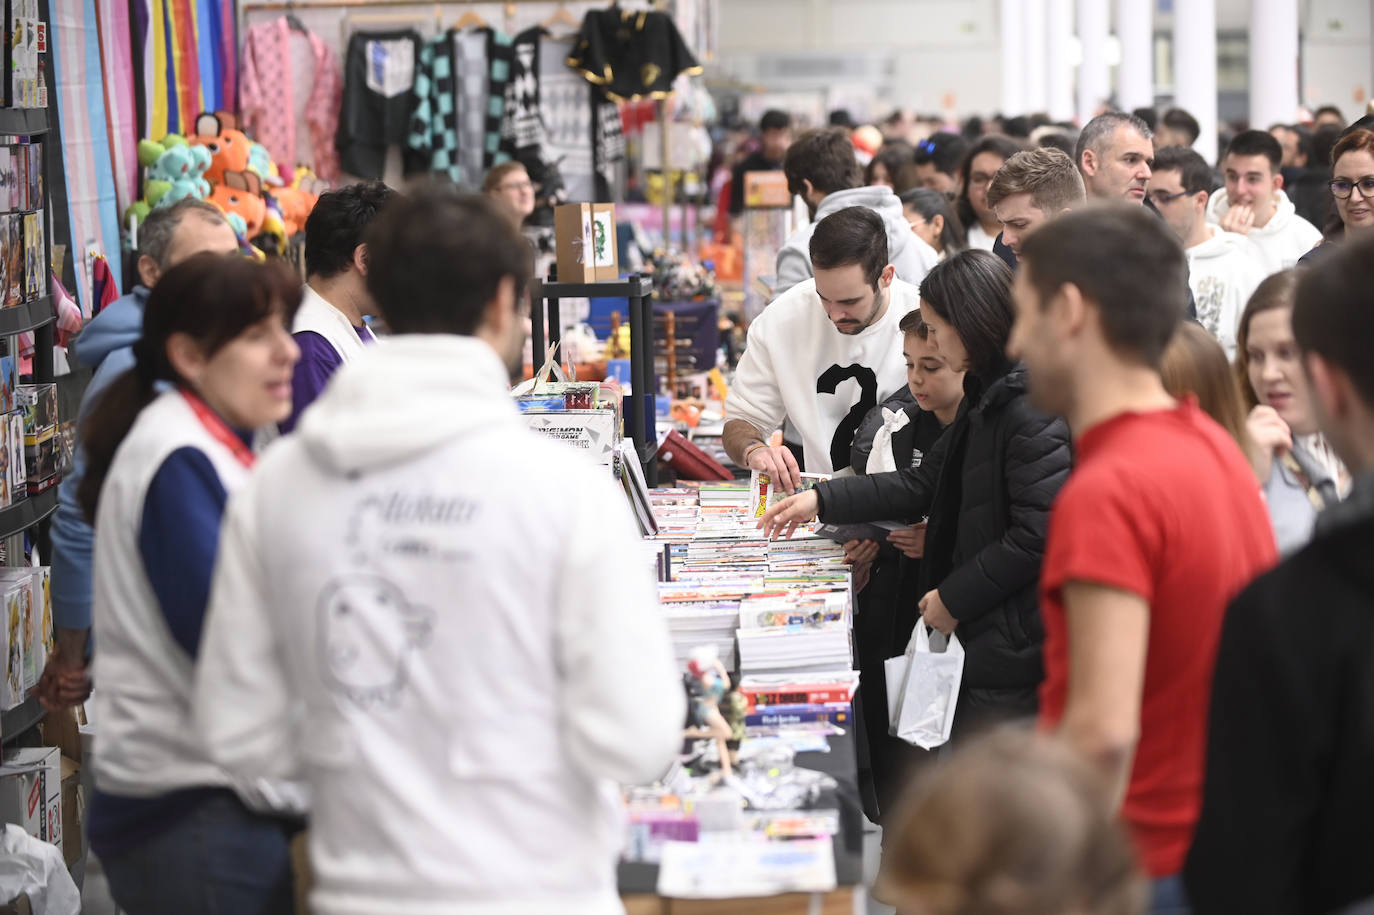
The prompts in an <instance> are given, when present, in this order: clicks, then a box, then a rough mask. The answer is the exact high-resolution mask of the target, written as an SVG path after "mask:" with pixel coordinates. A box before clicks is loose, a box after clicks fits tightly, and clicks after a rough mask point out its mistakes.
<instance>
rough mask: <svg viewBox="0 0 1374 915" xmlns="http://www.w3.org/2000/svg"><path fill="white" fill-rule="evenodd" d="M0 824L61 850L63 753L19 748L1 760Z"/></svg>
mask: <svg viewBox="0 0 1374 915" xmlns="http://www.w3.org/2000/svg"><path fill="white" fill-rule="evenodd" d="M0 822H3V823H17V824H18V825H19V826H20V827H22V828H23V830H24V831H25V832H27V833H28V834H29V835H31V836H33V837H34V838H36V839H41V840H42V841H44V842H51V843H52V844H53V845H56V846H57V847H58V848H59V849H60V848H61V847H62V751H61V750H59V749H58V748H57V747H21V748H19V749H14V750H6V751H5V754H4V756H3V757H0Z"/></svg>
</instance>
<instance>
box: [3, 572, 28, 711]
mask: <svg viewBox="0 0 1374 915" xmlns="http://www.w3.org/2000/svg"><path fill="white" fill-rule="evenodd" d="M0 615H3V626H0V628H3V629H4V632H5V669H4V671H3V672H4V675H5V677H4V681H3V682H0V711H4V710H6V709H12V708H14V707H15V706H16V705H18V704H19V703H21V702H23V701H24V628H23V627H24V617H23V608H22V607H21V606H20V604H19V592H18V591H0Z"/></svg>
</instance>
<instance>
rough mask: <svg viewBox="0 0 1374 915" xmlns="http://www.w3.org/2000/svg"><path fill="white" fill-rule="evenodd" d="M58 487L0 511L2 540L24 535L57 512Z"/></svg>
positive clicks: (0, 537)
mask: <svg viewBox="0 0 1374 915" xmlns="http://www.w3.org/2000/svg"><path fill="white" fill-rule="evenodd" d="M57 489H58V488H57V487H56V486H54V487H52V488H51V489H49V490H48V491H47V492H40V493H39V494H38V495H36V496H29V497H28V498H27V499H25V500H24V501H23V502H17V503H15V504H14V505H11V506H10V507H9V508H2V509H0V539H4V538H5V537H13V536H14V535H15V534H22V533H23V532H24V531H26V530H28V529H29V528H31V527H33V526H34V525H35V524H37V523H39V522H40V521H46V520H47V519H48V516H49V515H51V514H52V513H53V512H54V511H56V510H57Z"/></svg>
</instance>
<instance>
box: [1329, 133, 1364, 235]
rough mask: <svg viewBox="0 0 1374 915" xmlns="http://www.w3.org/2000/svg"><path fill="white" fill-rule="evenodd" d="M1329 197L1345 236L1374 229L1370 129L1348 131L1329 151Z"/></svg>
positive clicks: (1360, 233)
mask: <svg viewBox="0 0 1374 915" xmlns="http://www.w3.org/2000/svg"><path fill="white" fill-rule="evenodd" d="M1331 196H1332V197H1335V198H1336V212H1337V213H1339V214H1340V217H1341V223H1342V226H1343V229H1344V235H1345V238H1346V239H1350V238H1352V237H1363V236H1365V235H1368V234H1370V233H1371V232H1374V130H1364V129H1357V130H1352V131H1351V132H1350V133H1348V134H1346V135H1345V136H1344V137H1342V138H1341V140H1340V142H1338V143H1337V144H1336V146H1335V148H1334V149H1332V150H1331Z"/></svg>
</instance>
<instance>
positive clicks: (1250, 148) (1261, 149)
mask: <svg viewBox="0 0 1374 915" xmlns="http://www.w3.org/2000/svg"><path fill="white" fill-rule="evenodd" d="M1226 155H1227V156H1264V158H1266V159H1268V160H1269V165H1270V166H1271V168H1270V171H1272V172H1273V173H1274V174H1276V175H1277V174H1278V173H1279V168H1280V167H1281V166H1282V165H1283V147H1282V146H1280V145H1279V141H1278V140H1276V139H1274V135H1273V134H1272V133H1270V132H1269V131H1267V130H1243V131H1241V132H1240V133H1238V134H1236V135H1235V137H1234V138H1233V139H1232V140H1231V142H1230V144H1229V145H1227V147H1226ZM1225 160H1226V157H1225V156H1223V157H1222V161H1223V162H1224V161H1225Z"/></svg>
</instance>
